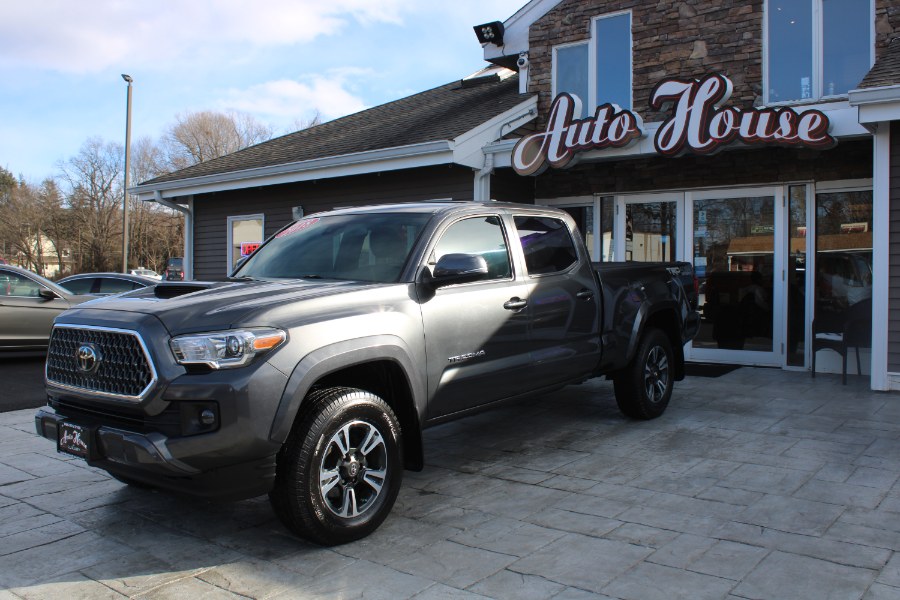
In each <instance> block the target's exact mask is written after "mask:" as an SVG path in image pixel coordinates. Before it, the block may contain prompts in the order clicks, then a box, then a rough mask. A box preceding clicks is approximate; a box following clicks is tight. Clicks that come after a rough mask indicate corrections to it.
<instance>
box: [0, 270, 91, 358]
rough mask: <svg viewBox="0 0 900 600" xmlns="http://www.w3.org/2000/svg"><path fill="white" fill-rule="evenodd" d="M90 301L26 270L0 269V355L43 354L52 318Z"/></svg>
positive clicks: (48, 337) (51, 325)
mask: <svg viewBox="0 0 900 600" xmlns="http://www.w3.org/2000/svg"><path fill="white" fill-rule="evenodd" d="M91 299H92V298H91V297H90V296H77V295H75V294H72V293H70V292H69V291H68V290H66V289H64V288H61V287H60V286H58V285H56V284H55V283H53V282H52V281H50V280H49V279H44V278H43V277H41V276H40V275H37V274H35V273H32V272H31V271H28V270H27V269H21V268H19V267H14V266H12V265H0V352H3V351H19V350H22V351H24V350H45V349H46V348H47V342H48V340H49V339H50V330H51V329H52V328H53V319H55V318H56V315H58V314H59V313H61V312H62V311H64V310H66V309H67V308H69V307H70V306H74V305H76V304H80V303H81V302H84V301H86V300H91Z"/></svg>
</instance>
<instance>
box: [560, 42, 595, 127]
mask: <svg viewBox="0 0 900 600" xmlns="http://www.w3.org/2000/svg"><path fill="white" fill-rule="evenodd" d="M554 50H555V51H556V72H555V73H554V77H555V78H556V93H557V94H559V93H562V92H568V93H570V94H573V95H575V96H578V98H579V99H580V100H581V109H582V110H581V114H580V115H576V116H577V117H580V118H583V117H585V116H586V115H587V113H588V103H589V101H590V98H589V95H588V94H589V92H588V45H587V43H583V44H574V45H571V46H562V47H558V48H555V49H554Z"/></svg>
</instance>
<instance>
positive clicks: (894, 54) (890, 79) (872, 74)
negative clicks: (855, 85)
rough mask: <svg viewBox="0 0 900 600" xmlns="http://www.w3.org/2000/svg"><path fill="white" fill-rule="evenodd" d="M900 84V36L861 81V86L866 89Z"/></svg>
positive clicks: (892, 41)
mask: <svg viewBox="0 0 900 600" xmlns="http://www.w3.org/2000/svg"><path fill="white" fill-rule="evenodd" d="M898 84H900V38H894V39H892V40H891V43H890V44H888V47H887V48H885V50H884V53H883V54H882V55H881V57H880V58H879V59H878V60H876V61H875V65H874V66H873V67H872V69H871V70H870V71H869V72H868V73H867V74H866V76H865V77H864V78H863V80H862V82H860V84H859V87H860V89H864V88H877V87H887V86H890V85H898Z"/></svg>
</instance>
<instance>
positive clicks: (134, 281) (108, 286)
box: [57, 273, 159, 296]
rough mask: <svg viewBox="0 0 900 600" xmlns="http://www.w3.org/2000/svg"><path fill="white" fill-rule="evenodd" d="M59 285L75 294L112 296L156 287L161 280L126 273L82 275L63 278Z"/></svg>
mask: <svg viewBox="0 0 900 600" xmlns="http://www.w3.org/2000/svg"><path fill="white" fill-rule="evenodd" d="M57 283H58V284H59V285H61V286H62V287H64V288H66V289H67V290H69V291H70V292H72V293H73V294H86V295H89V296H110V295H112V294H122V293H124V292H130V291H132V290H139V289H141V288H145V287H147V286H150V285H156V284H157V283H159V280H158V279H153V278H152V277H144V276H142V275H129V274H126V273H81V274H80V275H69V276H68V277H63V278H62V279H60V280H59V281H58V282H57Z"/></svg>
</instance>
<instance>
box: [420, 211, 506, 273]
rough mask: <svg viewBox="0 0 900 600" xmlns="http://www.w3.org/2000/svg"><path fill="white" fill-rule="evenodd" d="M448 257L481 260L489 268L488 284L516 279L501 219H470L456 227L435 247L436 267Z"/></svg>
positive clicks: (453, 226)
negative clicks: (452, 255) (464, 255)
mask: <svg viewBox="0 0 900 600" xmlns="http://www.w3.org/2000/svg"><path fill="white" fill-rule="evenodd" d="M445 254H474V255H477V256H481V257H482V258H484V260H485V262H486V263H487V265H488V274H487V277H485V279H484V280H488V281H490V280H497V279H509V278H510V277H512V268H511V267H510V259H509V248H508V246H507V243H506V237H505V236H504V234H503V225H502V223H501V221H500V217H496V216H491V217H470V218H467V219H462V220H460V221H457V222H456V223H453V224H452V225H451V226H450V227H448V228H447V230H446V231H444V235H442V236H441V239H440V240H439V241H438V243H437V245H436V246H435V247H434V252H433V253H432V256H431V262H432V264H436V263H437V261H438V260H440V258H441V257H442V256H444V255H445ZM484 280H482V281H484Z"/></svg>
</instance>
